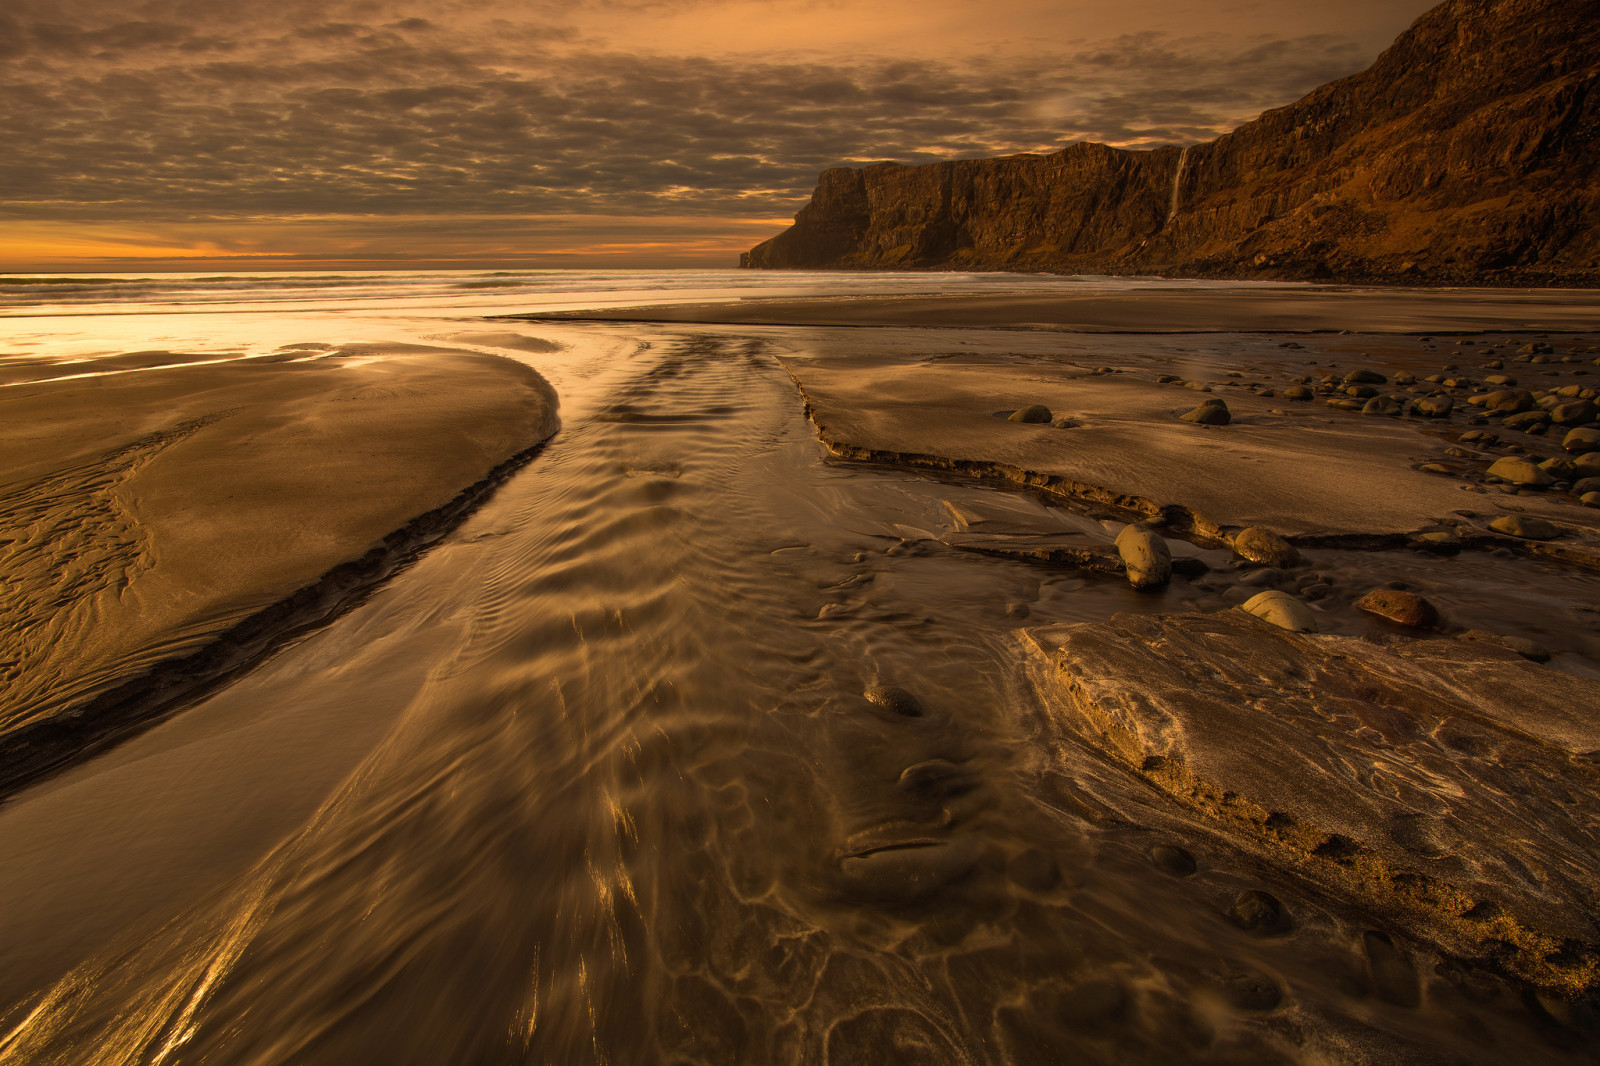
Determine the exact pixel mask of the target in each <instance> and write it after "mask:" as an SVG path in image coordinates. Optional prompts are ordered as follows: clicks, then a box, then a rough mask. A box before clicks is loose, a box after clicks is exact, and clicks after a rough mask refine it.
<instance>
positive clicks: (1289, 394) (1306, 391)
mask: <svg viewBox="0 0 1600 1066" xmlns="http://www.w3.org/2000/svg"><path fill="white" fill-rule="evenodd" d="M1315 395H1316V393H1314V392H1312V391H1311V389H1310V387H1309V386H1306V385H1294V386H1291V387H1290V388H1287V389H1284V390H1283V398H1284V399H1285V400H1309V399H1311V398H1312V397H1313V396H1315Z"/></svg>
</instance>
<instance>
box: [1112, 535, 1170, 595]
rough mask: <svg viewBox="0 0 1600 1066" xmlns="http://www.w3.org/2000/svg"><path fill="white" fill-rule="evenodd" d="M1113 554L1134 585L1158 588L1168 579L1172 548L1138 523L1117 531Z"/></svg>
mask: <svg viewBox="0 0 1600 1066" xmlns="http://www.w3.org/2000/svg"><path fill="white" fill-rule="evenodd" d="M1116 547H1117V555H1118V557H1119V558H1121V560H1122V565H1123V568H1124V570H1125V571H1126V572H1127V575H1128V584H1130V585H1132V586H1133V587H1134V588H1136V589H1152V588H1160V587H1161V586H1163V585H1165V584H1166V583H1167V582H1168V581H1170V580H1171V579H1172V552H1171V550H1170V549H1169V548H1168V547H1167V542H1166V541H1164V540H1162V539H1161V537H1160V536H1158V535H1157V534H1155V533H1152V532H1150V531H1149V530H1148V529H1141V528H1139V527H1138V526H1131V525H1130V526H1124V527H1123V529H1122V532H1120V533H1118V534H1117V540H1116Z"/></svg>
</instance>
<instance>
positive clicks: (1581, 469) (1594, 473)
mask: <svg viewBox="0 0 1600 1066" xmlns="http://www.w3.org/2000/svg"><path fill="white" fill-rule="evenodd" d="M1572 476H1573V477H1576V478H1586V477H1600V452H1585V453H1584V454H1582V455H1580V456H1578V457H1577V458H1576V459H1574V460H1572Z"/></svg>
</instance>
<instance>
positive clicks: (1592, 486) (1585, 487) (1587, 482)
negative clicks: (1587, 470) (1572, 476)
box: [1572, 477, 1600, 496]
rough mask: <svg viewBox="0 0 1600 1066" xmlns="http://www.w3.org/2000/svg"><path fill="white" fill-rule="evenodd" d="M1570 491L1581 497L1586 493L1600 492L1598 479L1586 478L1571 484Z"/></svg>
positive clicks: (1599, 479)
mask: <svg viewBox="0 0 1600 1066" xmlns="http://www.w3.org/2000/svg"><path fill="white" fill-rule="evenodd" d="M1572 491H1573V492H1576V493H1577V494H1578V495H1579V496H1582V495H1583V494H1584V493H1586V492H1600V477H1586V478H1580V479H1579V480H1577V481H1575V482H1573V483H1572Z"/></svg>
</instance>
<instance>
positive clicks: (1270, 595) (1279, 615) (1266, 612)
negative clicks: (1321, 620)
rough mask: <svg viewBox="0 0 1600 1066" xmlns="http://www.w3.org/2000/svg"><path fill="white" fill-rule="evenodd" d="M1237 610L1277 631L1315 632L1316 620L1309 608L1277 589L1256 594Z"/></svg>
mask: <svg viewBox="0 0 1600 1066" xmlns="http://www.w3.org/2000/svg"><path fill="white" fill-rule="evenodd" d="M1239 610H1241V611H1244V612H1245V613H1246V614H1253V615H1255V616H1256V617H1257V618H1259V619H1261V620H1262V621H1263V622H1270V623H1272V624H1273V625H1275V626H1277V627H1278V628H1279V629H1287V630H1290V631H1291V632H1294V633H1315V632H1316V631H1317V619H1316V616H1315V615H1313V614H1312V613H1311V608H1309V607H1307V606H1306V605H1305V604H1303V603H1301V602H1300V601H1299V600H1297V599H1295V598H1294V597H1293V596H1291V595H1289V594H1288V593H1287V592H1279V591H1278V590H1277V589H1268V590H1267V591H1266V592H1258V593H1256V594H1255V595H1254V596H1251V597H1250V598H1249V599H1248V600H1245V601H1244V602H1243V603H1241V604H1240V605H1239Z"/></svg>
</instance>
